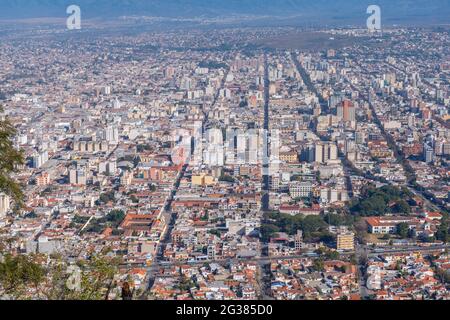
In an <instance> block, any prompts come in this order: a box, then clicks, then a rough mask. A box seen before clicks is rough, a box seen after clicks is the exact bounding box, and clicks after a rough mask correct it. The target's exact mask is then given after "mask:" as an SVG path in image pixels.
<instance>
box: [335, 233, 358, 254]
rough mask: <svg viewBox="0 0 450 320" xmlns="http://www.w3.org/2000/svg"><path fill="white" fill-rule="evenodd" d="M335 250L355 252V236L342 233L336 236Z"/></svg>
mask: <svg viewBox="0 0 450 320" xmlns="http://www.w3.org/2000/svg"><path fill="white" fill-rule="evenodd" d="M336 249H337V250H355V234H354V233H353V232H343V233H339V234H338V235H337V241H336Z"/></svg>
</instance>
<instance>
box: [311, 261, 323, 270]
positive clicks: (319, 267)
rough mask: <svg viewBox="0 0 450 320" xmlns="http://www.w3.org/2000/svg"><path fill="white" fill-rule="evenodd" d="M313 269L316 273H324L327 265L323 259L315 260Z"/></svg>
mask: <svg viewBox="0 0 450 320" xmlns="http://www.w3.org/2000/svg"><path fill="white" fill-rule="evenodd" d="M312 269H313V270H314V271H319V272H322V271H324V270H325V265H324V263H323V260H322V259H316V260H314V262H313V265H312Z"/></svg>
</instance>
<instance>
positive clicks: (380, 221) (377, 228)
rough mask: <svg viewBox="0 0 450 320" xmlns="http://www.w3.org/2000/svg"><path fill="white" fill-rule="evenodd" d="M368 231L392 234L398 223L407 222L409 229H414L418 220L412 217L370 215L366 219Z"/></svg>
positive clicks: (395, 230)
mask: <svg viewBox="0 0 450 320" xmlns="http://www.w3.org/2000/svg"><path fill="white" fill-rule="evenodd" d="M366 222H367V225H368V229H369V233H374V234H389V233H390V234H394V233H395V232H397V226H398V225H399V224H400V223H406V224H408V227H409V229H415V228H417V226H418V225H419V224H420V221H419V220H418V219H416V218H412V217H370V218H367V219H366Z"/></svg>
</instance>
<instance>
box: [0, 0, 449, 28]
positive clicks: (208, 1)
mask: <svg viewBox="0 0 450 320" xmlns="http://www.w3.org/2000/svg"><path fill="white" fill-rule="evenodd" d="M70 4H78V5H79V6H80V7H81V9H82V14H83V16H84V17H85V18H108V17H118V16H124V15H140V16H157V17H170V18H195V17H226V16H230V15H233V16H235V15H265V16H267V15H270V16H294V15H300V16H303V17H305V18H308V19H315V20H317V21H318V22H320V21H330V20H331V21H340V20H342V21H365V17H366V15H365V10H366V8H367V6H368V5H370V4H378V5H380V6H381V8H382V14H383V16H384V18H385V19H386V21H388V22H390V23H396V22H399V23H404V22H408V23H410V24H413V23H415V22H416V23H419V24H422V23H426V22H442V23H445V22H447V23H448V17H449V16H450V1H449V0H0V19H18V18H21V19H22V18H38V17H65V16H66V15H65V9H66V7H67V6H68V5H70Z"/></svg>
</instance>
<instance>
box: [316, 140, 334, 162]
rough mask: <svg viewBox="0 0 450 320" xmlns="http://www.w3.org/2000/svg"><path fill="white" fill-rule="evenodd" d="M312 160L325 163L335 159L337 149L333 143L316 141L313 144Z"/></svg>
mask: <svg viewBox="0 0 450 320" xmlns="http://www.w3.org/2000/svg"><path fill="white" fill-rule="evenodd" d="M314 150H315V157H314V161H315V162H319V163H326V162H327V161H333V160H337V158H338V149H337V146H336V145H335V144H334V143H323V142H318V143H316V144H315V148H314Z"/></svg>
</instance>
